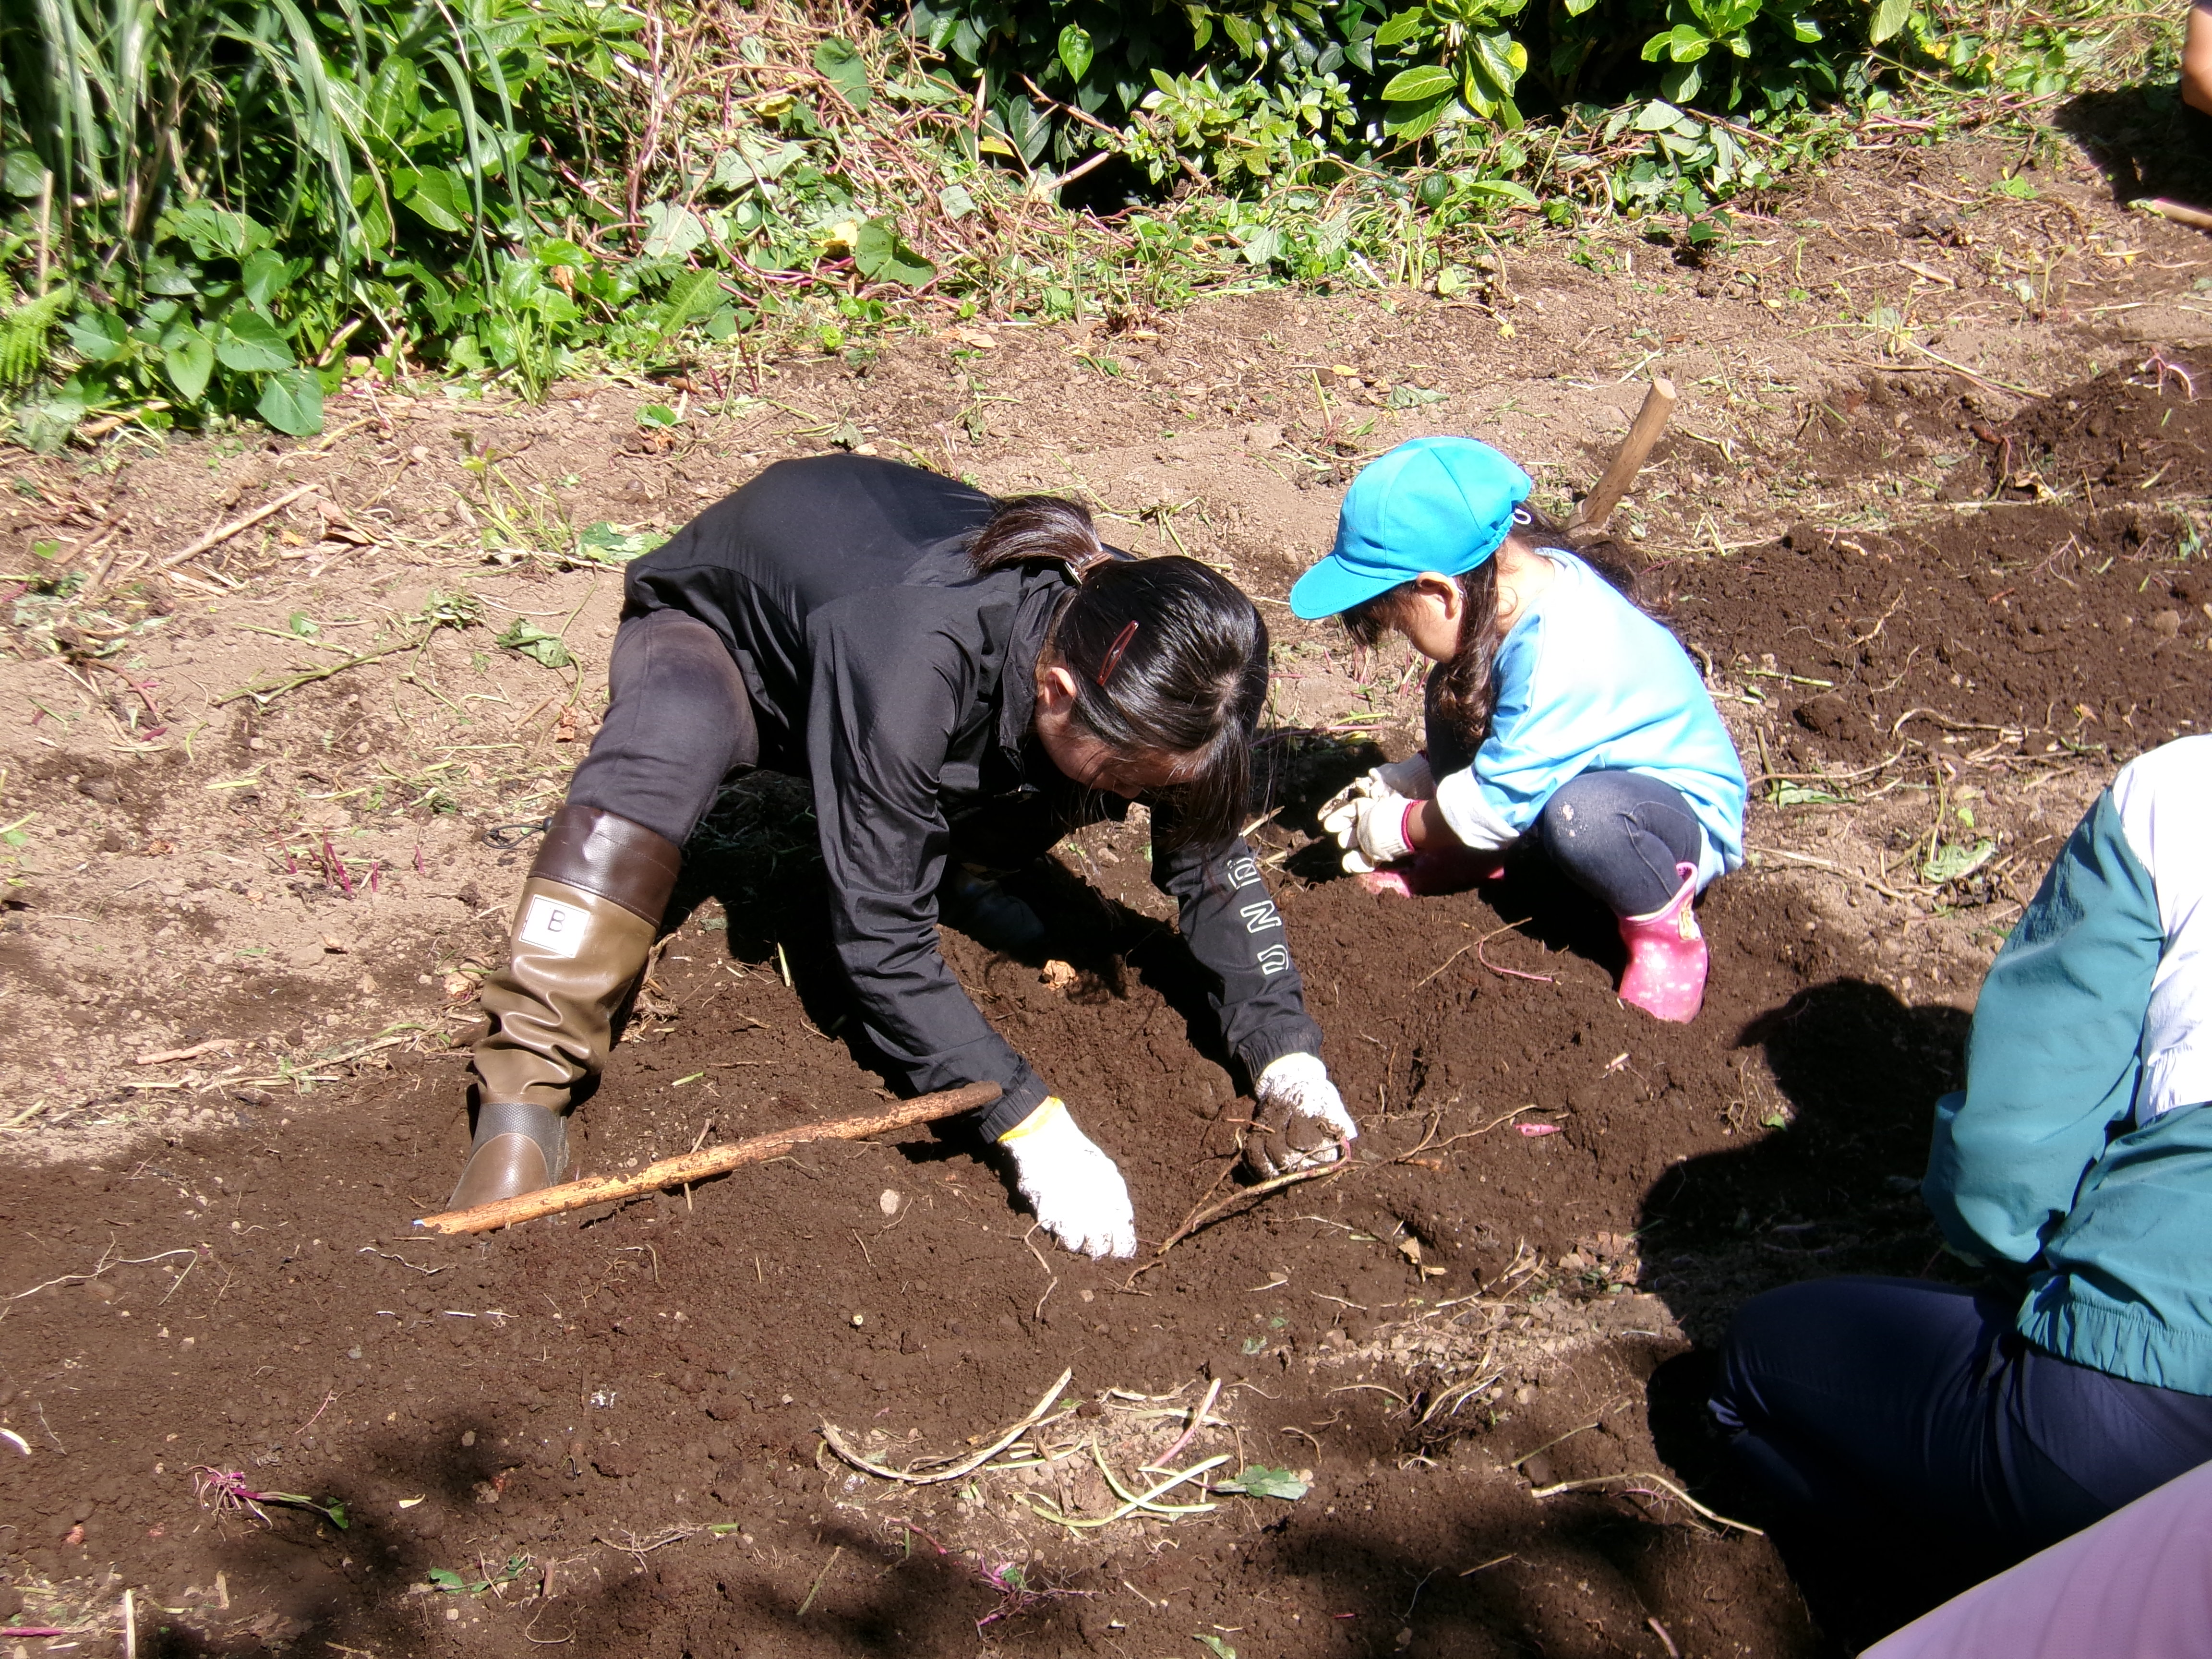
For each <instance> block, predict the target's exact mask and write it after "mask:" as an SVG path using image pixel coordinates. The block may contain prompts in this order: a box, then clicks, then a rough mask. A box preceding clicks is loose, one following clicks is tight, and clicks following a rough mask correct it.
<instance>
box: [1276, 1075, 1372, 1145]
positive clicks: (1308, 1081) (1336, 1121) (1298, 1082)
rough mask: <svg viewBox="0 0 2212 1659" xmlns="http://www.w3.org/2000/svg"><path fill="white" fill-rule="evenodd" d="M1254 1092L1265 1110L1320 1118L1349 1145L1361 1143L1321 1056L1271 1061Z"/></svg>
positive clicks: (1355, 1127)
mask: <svg viewBox="0 0 2212 1659" xmlns="http://www.w3.org/2000/svg"><path fill="white" fill-rule="evenodd" d="M1252 1092H1253V1093H1254V1094H1255V1096H1257V1097H1259V1101H1260V1103H1261V1105H1262V1106H1279V1107H1281V1108H1282V1109H1284V1110H1285V1111H1287V1112H1291V1113H1294V1114H1296V1115H1298V1116H1300V1117H1314V1118H1319V1119H1320V1120H1321V1121H1322V1122H1323V1123H1326V1124H1328V1127H1330V1129H1331V1130H1333V1131H1334V1133H1337V1134H1338V1135H1340V1136H1341V1137H1343V1139H1346V1140H1347V1141H1351V1140H1357V1139H1359V1126H1358V1124H1357V1123H1354V1122H1353V1121H1352V1114H1351V1113H1350V1112H1349V1111H1347V1110H1346V1109H1345V1104H1344V1097H1343V1095H1342V1094H1340V1093H1339V1092H1338V1091H1337V1086H1336V1085H1334V1083H1331V1082H1330V1081H1329V1080H1328V1066H1324V1065H1322V1060H1321V1056H1320V1055H1319V1054H1283V1055H1280V1056H1279V1057H1278V1058H1277V1059H1275V1060H1272V1061H1270V1062H1269V1063H1268V1065H1267V1066H1266V1068H1265V1069H1264V1070H1262V1071H1261V1073H1260V1075H1259V1077H1258V1078H1257V1079H1255V1081H1254V1084H1253V1088H1252Z"/></svg>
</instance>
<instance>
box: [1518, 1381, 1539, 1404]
mask: <svg viewBox="0 0 2212 1659" xmlns="http://www.w3.org/2000/svg"><path fill="white" fill-rule="evenodd" d="M1535 1399H1536V1385H1535V1384H1534V1383H1522V1385H1521V1386H1520V1387H1519V1388H1517V1389H1514V1390H1513V1403H1514V1404H1515V1405H1516V1406H1528V1405H1533V1404H1534V1403H1535Z"/></svg>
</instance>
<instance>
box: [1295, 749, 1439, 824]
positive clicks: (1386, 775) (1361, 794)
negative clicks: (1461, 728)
mask: <svg viewBox="0 0 2212 1659" xmlns="http://www.w3.org/2000/svg"><path fill="white" fill-rule="evenodd" d="M1436 793H1437V775H1436V774H1435V773H1433V772H1431V770H1430V769H1429V757H1428V755H1427V753H1426V752H1425V751H1424V752H1422V753H1420V754H1416V755H1408V756H1407V757H1406V758H1405V759H1404V760H1401V761H1387V762H1385V763H1383V764H1382V765H1381V766H1376V767H1372V768H1370V769H1368V770H1367V771H1364V772H1362V773H1361V774H1360V775H1358V777H1356V778H1354V779H1352V781H1351V782H1350V783H1347V784H1346V785H1345V786H1344V787H1343V788H1341V789H1340V790H1338V791H1337V792H1336V793H1334V794H1333V795H1331V796H1330V797H1329V798H1328V799H1327V800H1325V801H1323V802H1322V804H1321V810H1320V811H1319V812H1317V813H1316V815H1315V816H1316V817H1321V818H1326V817H1328V815H1329V814H1330V813H1331V812H1334V811H1336V809H1337V808H1338V807H1340V806H1342V805H1346V803H1347V802H1351V801H1355V800H1369V799H1373V798H1374V797H1376V796H1377V795H1403V796H1405V797H1407V799H1410V800H1429V799H1433V798H1434V797H1435V795H1436Z"/></svg>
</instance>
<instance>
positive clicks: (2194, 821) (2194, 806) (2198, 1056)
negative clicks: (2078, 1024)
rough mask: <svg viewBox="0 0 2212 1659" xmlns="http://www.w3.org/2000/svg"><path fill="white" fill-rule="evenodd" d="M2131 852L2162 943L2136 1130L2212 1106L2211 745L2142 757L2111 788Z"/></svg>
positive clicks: (2173, 746) (2207, 741)
mask: <svg viewBox="0 0 2212 1659" xmlns="http://www.w3.org/2000/svg"><path fill="white" fill-rule="evenodd" d="M2112 805H2114V806H2115V807H2116V808H2118V811H2119V815H2120V826H2121V828H2122V829H2124V831H2125V832H2126V835H2127V838H2128V848H2129V850H2130V851H2131V852H2132V853H2134V854H2135V855H2136V860H2137V861H2138V862H2140V863H2141V864H2142V867H2143V868H2144V869H2145V870H2146V871H2147V872H2149V875H2150V878H2151V882H2152V884H2153V885H2154V887H2155V888H2156V889H2157V890H2158V920H2159V927H2160V929H2161V931H2162V932H2163V933H2165V935H2166V944H2165V947H2164V949H2163V950H2162V951H2160V955H2159V961H2158V971H2157V973H2156V975H2154V977H2153V979H2152V980H2151V991H2150V1006H2149V1008H2148V1010H2146V1011H2145V1012H2144V1015H2143V1032H2142V1048H2141V1050H2140V1053H2141V1054H2142V1067H2143V1069H2142V1081H2141V1082H2140V1083H2139V1084H2137V1085H2136V1122H2137V1123H2148V1122H2149V1121H2151V1120H2152V1119H2154V1118H2156V1117H2159V1116H2161V1115H2164V1114H2165V1113H2167V1112H2170V1111H2172V1110H2174V1109H2176V1108H2177V1107H2181V1106H2197V1105H2201V1104H2203V1103H2204V1102H2206V1101H2208V1100H2212V737H2201V738H2180V739H2179V740H2178V741H2176V742H2173V743H2169V744H2163V745H2161V746H2160V747H2159V748H2156V749H2154V750H2151V751H2150V752H2149V753H2148V754H2147V755H2142V756H2139V757H2136V759H2135V760H2132V761H2130V763H2128V764H2127V765H2125V766H2124V767H2122V768H2121V769H2120V775H2119V776H2118V777H2117V778H2115V779H2113V780H2112Z"/></svg>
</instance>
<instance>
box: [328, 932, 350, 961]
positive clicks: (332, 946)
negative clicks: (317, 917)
mask: <svg viewBox="0 0 2212 1659" xmlns="http://www.w3.org/2000/svg"><path fill="white" fill-rule="evenodd" d="M346 948H347V947H346V942H345V941H344V940H343V939H340V938H339V937H338V936H337V934H336V933H325V934H324V935H323V949H324V950H325V951H329V952H330V953H331V955H332V956H334V957H342V956H343V955H344V954H345V953H346Z"/></svg>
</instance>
